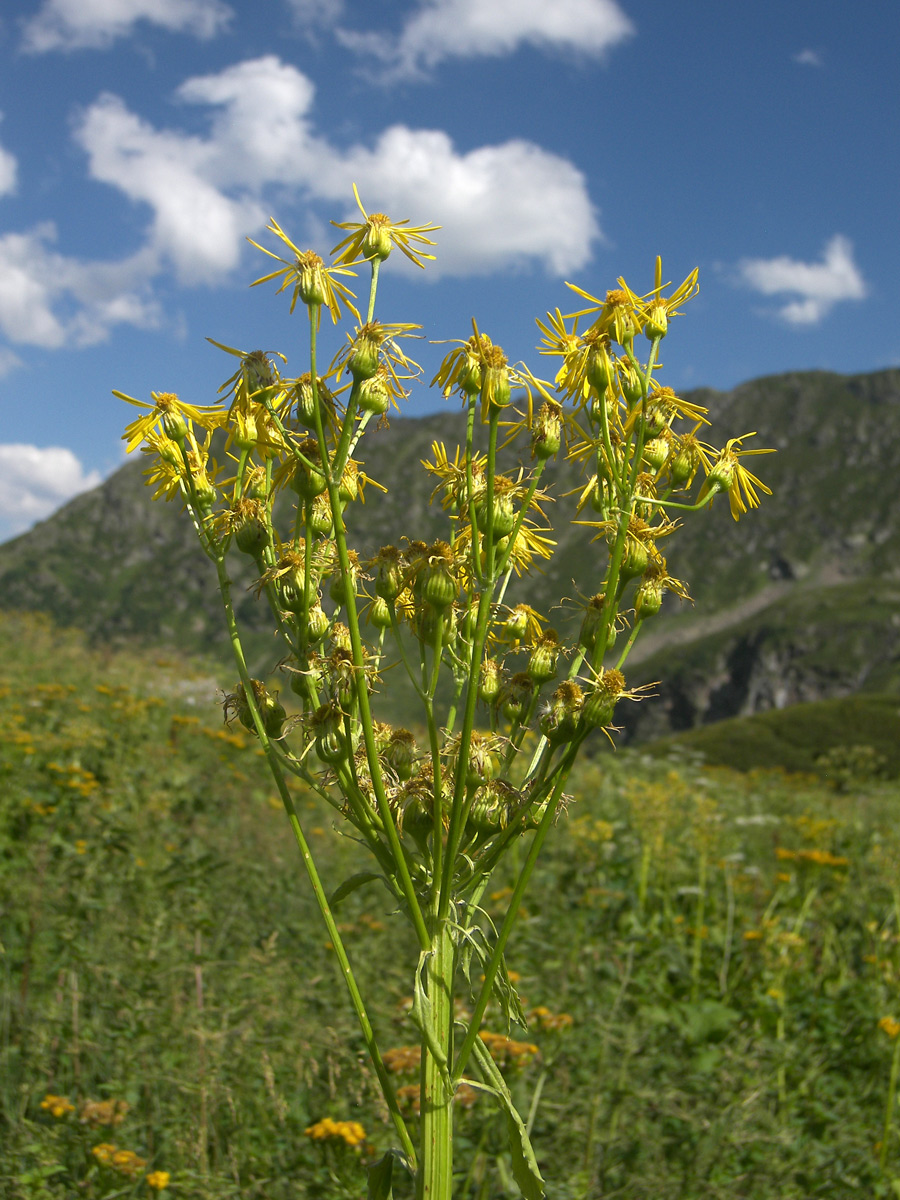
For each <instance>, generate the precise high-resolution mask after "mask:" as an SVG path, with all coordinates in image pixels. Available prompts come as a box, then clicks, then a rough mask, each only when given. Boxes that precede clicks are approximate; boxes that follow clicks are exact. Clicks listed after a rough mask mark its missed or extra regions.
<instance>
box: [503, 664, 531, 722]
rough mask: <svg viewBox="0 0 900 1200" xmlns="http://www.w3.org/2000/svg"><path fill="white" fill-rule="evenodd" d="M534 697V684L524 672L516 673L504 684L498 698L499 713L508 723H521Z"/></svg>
mask: <svg viewBox="0 0 900 1200" xmlns="http://www.w3.org/2000/svg"><path fill="white" fill-rule="evenodd" d="M533 695H534V684H533V683H532V682H531V680H530V679H529V677H528V676H527V675H526V674H525V673H524V672H521V671H520V672H518V673H517V674H515V675H513V677H512V679H510V680H509V682H508V683H507V684H506V686H505V688H504V689H503V692H502V694H501V697H500V711H501V712H502V713H503V715H504V717H506V719H507V720H508V721H521V720H522V719H523V717H524V716H525V714H526V712H527V711H528V707H529V705H530V703H531V698H532V696H533Z"/></svg>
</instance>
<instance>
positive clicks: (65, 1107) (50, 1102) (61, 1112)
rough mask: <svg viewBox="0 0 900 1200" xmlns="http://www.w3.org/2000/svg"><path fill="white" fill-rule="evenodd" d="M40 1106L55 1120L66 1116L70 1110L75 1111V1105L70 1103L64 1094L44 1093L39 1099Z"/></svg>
mask: <svg viewBox="0 0 900 1200" xmlns="http://www.w3.org/2000/svg"><path fill="white" fill-rule="evenodd" d="M41 1108H42V1109H44V1111H45V1112H49V1113H50V1115H51V1116H53V1117H56V1118H57V1120H58V1119H59V1118H61V1117H67V1116H68V1115H69V1113H70V1112H74V1111H75V1105H74V1104H72V1102H71V1101H70V1100H68V1099H67V1098H66V1097H65V1096H53V1095H49V1094H48V1095H46V1096H45V1097H44V1098H43V1100H42V1101H41Z"/></svg>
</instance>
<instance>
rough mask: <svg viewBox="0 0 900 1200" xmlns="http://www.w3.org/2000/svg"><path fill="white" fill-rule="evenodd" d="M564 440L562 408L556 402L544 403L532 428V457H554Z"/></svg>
mask: <svg viewBox="0 0 900 1200" xmlns="http://www.w3.org/2000/svg"><path fill="white" fill-rule="evenodd" d="M561 442H562V409H561V408H560V406H559V405H558V404H556V403H555V402H551V403H547V404H542V405H541V407H540V408H539V409H538V411H537V416H536V417H535V419H534V425H533V427H532V430H531V457H532V458H538V459H541V460H543V459H547V458H552V457H553V455H554V454H556V452H557V451H558V450H559V447H560V444H561Z"/></svg>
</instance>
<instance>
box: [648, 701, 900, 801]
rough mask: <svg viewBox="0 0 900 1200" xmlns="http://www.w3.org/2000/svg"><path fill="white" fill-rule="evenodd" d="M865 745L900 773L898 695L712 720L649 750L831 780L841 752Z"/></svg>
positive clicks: (887, 771) (887, 770) (884, 769)
mask: <svg viewBox="0 0 900 1200" xmlns="http://www.w3.org/2000/svg"><path fill="white" fill-rule="evenodd" d="M860 746H867V747H870V748H871V750H872V751H873V752H874V754H875V755H876V756H877V757H878V758H879V759H880V760H881V771H880V772H879V773H881V774H884V775H885V776H888V777H891V778H895V777H896V776H897V775H900V696H895V695H869V694H866V693H863V694H860V695H856V696H847V697H844V698H843V699H839V700H818V701H815V702H813V703H809V704H795V705H793V706H792V707H791V708H786V709H781V710H770V711H768V712H764V713H756V714H754V715H753V716H750V717H736V718H734V719H733V720H730V721H717V722H716V723H715V724H714V725H707V726H704V727H702V728H700V729H692V730H690V731H689V732H687V733H682V734H678V735H677V736H675V737H671V738H665V739H663V740H662V741H659V742H656V743H655V744H654V745H652V746H650V747H648V750H649V752H650V753H651V754H653V755H655V756H665V755H668V754H670V753H671V752H672V750H673V749H674V748H676V747H678V748H681V749H684V750H690V751H695V752H697V753H698V754H700V755H701V756H702V758H703V760H704V762H706V763H708V764H709V765H711V766H730V767H732V768H734V769H735V770H738V771H750V770H753V769H755V768H767V769H779V768H780V769H782V770H785V771H808V772H809V771H811V772H816V773H818V774H820V775H822V777H823V778H824V779H826V780H827V779H829V778H830V777H831V778H834V777H835V770H834V766H835V765H836V760H837V759H839V758H840V754H839V752H840V751H841V750H843V751H845V752H846V751H848V750H850V749H851V748H853V747H860Z"/></svg>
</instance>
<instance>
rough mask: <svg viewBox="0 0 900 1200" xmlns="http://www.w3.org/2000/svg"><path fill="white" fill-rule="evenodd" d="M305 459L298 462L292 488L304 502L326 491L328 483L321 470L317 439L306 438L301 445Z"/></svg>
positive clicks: (291, 483) (301, 451)
mask: <svg viewBox="0 0 900 1200" xmlns="http://www.w3.org/2000/svg"><path fill="white" fill-rule="evenodd" d="M299 450H300V453H301V454H302V455H303V459H298V460H297V465H296V467H295V468H294V474H293V476H292V478H291V482H290V486H291V488H292V489H293V490H294V491H295V492H296V493H297V495H298V496H302V497H303V499H304V500H312V499H314V498H315V497H316V496H318V495H320V494H321V493H322V492H324V491H325V488H326V487H327V482H326V479H325V476H324V475H323V474H322V471H321V470H320V468H319V462H320V461H321V460H320V458H319V443H318V442H317V441H316V439H315V438H306V439H305V440H304V441H302V442H301V443H300V446H299Z"/></svg>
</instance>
